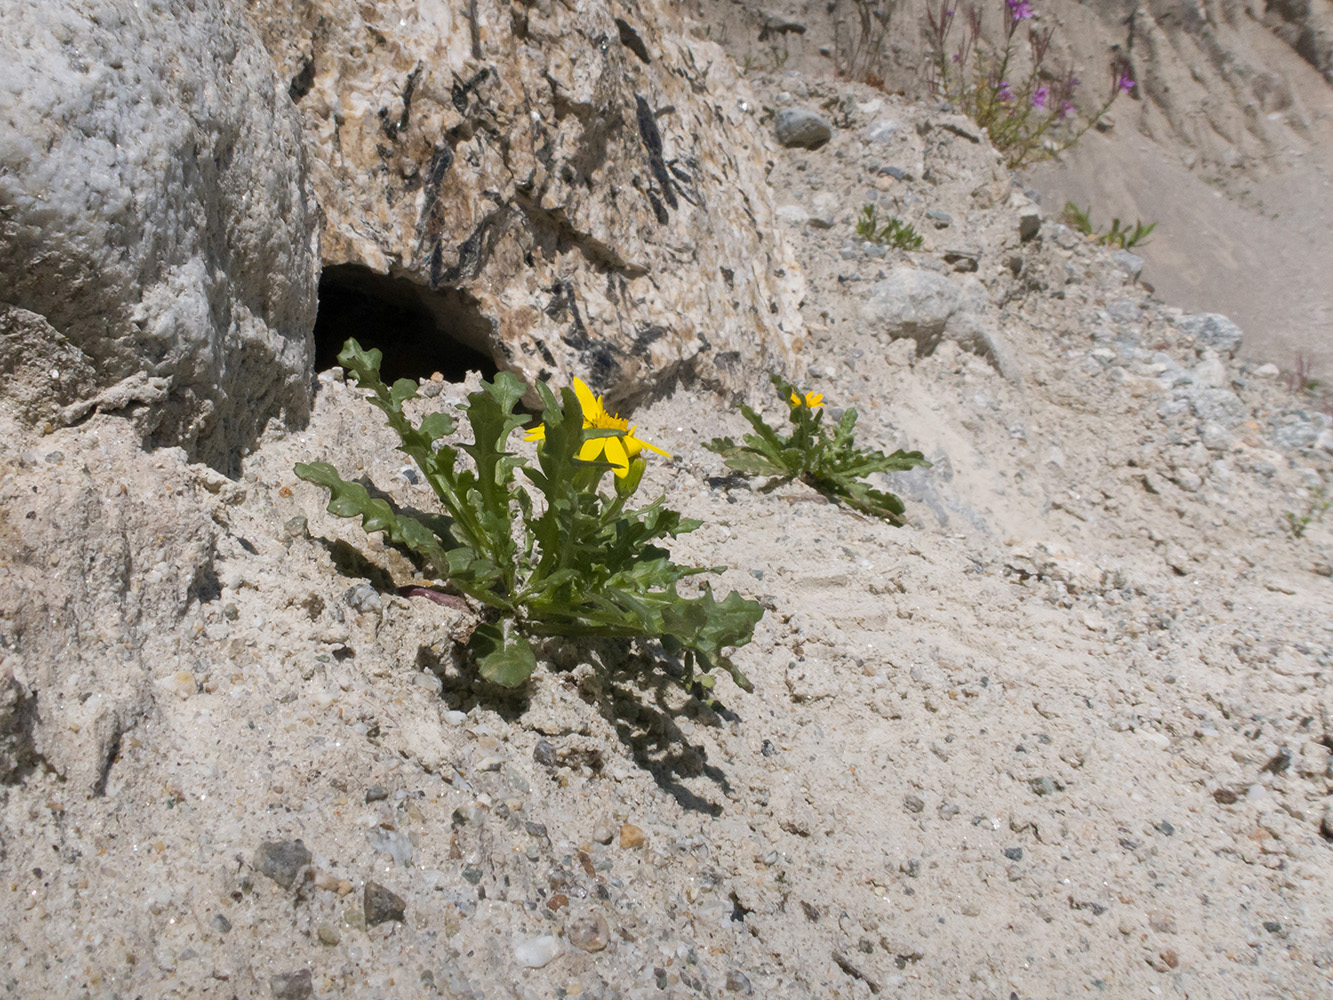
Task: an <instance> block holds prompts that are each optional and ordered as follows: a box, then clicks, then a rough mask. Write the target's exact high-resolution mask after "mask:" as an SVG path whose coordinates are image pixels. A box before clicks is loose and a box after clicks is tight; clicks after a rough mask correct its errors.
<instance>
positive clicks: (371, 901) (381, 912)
mask: <svg viewBox="0 0 1333 1000" xmlns="http://www.w3.org/2000/svg"><path fill="white" fill-rule="evenodd" d="M361 905H362V906H363V907H364V909H365V912H366V924H367V925H368V926H372V927H373V926H374V925H375V924H383V923H386V922H388V921H390V920H396V921H398V922H399V923H402V922H403V917H404V911H405V909H406V907H407V903H406V902H405V901H404V900H403V897H402V896H400V895H398V894H397V893H396V892H394V891H393V890H392V889H388V888H386V887H385V886H382V885H380V884H379V883H378V882H367V883H366V888H365V891H364V892H363V893H362V902H361Z"/></svg>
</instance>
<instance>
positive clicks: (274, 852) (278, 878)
mask: <svg viewBox="0 0 1333 1000" xmlns="http://www.w3.org/2000/svg"><path fill="white" fill-rule="evenodd" d="M311 860H312V855H311V853H310V852H309V851H308V850H306V846H305V844H304V842H302V841H301V840H300V839H297V840H276V841H275V840H266V841H264V842H263V843H262V844H260V845H259V850H257V851H255V858H254V865H255V870H256V871H259V872H262V873H263V874H265V875H267V876H268V877H269V878H271V879H272V880H273V881H274V882H277V883H278V885H280V886H282V887H283V888H284V889H290V888H292V886H294V885H295V884H296V882H297V879H298V878H300V877H305V878H309V876H310V862H311Z"/></svg>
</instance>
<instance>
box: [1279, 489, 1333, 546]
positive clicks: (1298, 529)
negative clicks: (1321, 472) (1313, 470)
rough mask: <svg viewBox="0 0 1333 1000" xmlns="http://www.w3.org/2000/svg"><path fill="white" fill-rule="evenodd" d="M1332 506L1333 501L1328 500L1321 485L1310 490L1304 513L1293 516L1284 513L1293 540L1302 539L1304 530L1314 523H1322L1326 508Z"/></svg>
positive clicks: (1325, 491)
mask: <svg viewBox="0 0 1333 1000" xmlns="http://www.w3.org/2000/svg"><path fill="white" fill-rule="evenodd" d="M1330 506H1333V499H1330V498H1329V495H1328V491H1327V490H1326V489H1325V488H1324V486H1323V484H1320V485H1319V486H1316V487H1314V488H1313V489H1312V490H1310V496H1309V499H1307V500H1306V502H1305V511H1304V512H1303V513H1301V514H1293V513H1292V512H1291V511H1289V510H1288V511H1284V512H1283V516H1285V517H1286V519H1287V529H1288V530H1289V531H1290V532H1291V536H1292V537H1293V538H1302V537H1304V535H1305V529H1306V528H1308V527H1310V525H1312V524H1314V523H1315V522H1316V521H1322V520H1323V519H1324V514H1325V513H1326V512H1327V511H1328V508H1329V507H1330Z"/></svg>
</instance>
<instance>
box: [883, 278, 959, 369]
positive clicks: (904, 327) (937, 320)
mask: <svg viewBox="0 0 1333 1000" xmlns="http://www.w3.org/2000/svg"><path fill="white" fill-rule="evenodd" d="M959 299H960V295H959V291H958V286H957V285H955V284H954V283H953V282H952V281H950V280H949V279H948V278H946V277H945V276H944V275H942V274H936V273H935V272H934V271H924V270H918V269H917V268H912V267H895V268H893V269H892V270H891V271H890V272H889V274H888V276H887V277H886V278H885V279H884V280H883V281H877V282H875V284H873V285H871V286H870V294H869V298H867V300H866V301H865V302H864V303H863V304H862V306H861V321H862V322H863V323H865V324H866V325H867V326H868V327H869V328H870V329H871V331H872V332H874V333H883V334H884V335H885V336H886V337H887V338H888V339H890V340H898V339H900V338H904V337H906V338H910V339H912V340H915V341H916V342H917V352H918V353H919V354H922V355H926V354H930V353H931V352H932V351H934V350H935V348H936V347H937V346H938V345H939V342H940V340H941V339H942V338H943V336H944V327H945V324H947V323H948V321H949V317H950V316H951V315H953V313H954V310H956V309H957V308H958V303H959Z"/></svg>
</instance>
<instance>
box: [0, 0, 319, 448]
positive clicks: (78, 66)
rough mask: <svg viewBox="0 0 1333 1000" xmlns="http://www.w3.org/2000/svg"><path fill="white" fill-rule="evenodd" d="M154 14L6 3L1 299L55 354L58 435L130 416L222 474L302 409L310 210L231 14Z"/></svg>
mask: <svg viewBox="0 0 1333 1000" xmlns="http://www.w3.org/2000/svg"><path fill="white" fill-rule="evenodd" d="M141 8H142V9H141ZM160 14H161V12H160V11H158V10H157V9H156V8H152V7H149V6H147V5H131V4H126V3H121V2H117V0H86V2H82V0H80V2H76V0H47V2H43V3H40V4H8V5H5V8H4V16H3V18H0V120H3V121H4V122H5V129H4V134H3V138H0V203H2V204H4V206H5V217H4V223H3V225H0V284H2V285H3V286H4V288H5V292H4V295H5V299H6V301H7V302H8V303H9V304H10V305H11V306H14V307H17V308H18V309H20V310H23V311H25V313H26V314H30V315H24V316H23V321H24V322H27V323H29V324H31V323H32V322H33V320H32V318H31V317H32V316H36V317H40V318H41V320H42V321H43V322H44V323H45V324H47V325H49V328H50V330H52V331H55V333H56V334H57V335H58V337H59V338H62V344H63V347H62V349H61V350H60V351H59V352H56V350H55V348H54V347H53V346H52V345H51V344H50V343H49V338H43V339H42V345H43V346H41V347H39V348H38V353H39V354H40V353H46V354H52V355H53V356H57V355H61V356H63V358H64V360H63V365H62V377H61V378H60V379H57V380H55V381H57V382H59V383H62V387H61V390H60V392H61V394H63V395H62V396H61V398H62V399H64V400H66V401H67V402H66V406H67V409H66V413H67V418H66V419H67V420H68V421H74V420H78V419H81V418H82V417H83V416H85V415H86V414H87V413H89V412H91V411H92V410H93V409H101V410H117V409H125V408H129V407H136V413H137V416H136V421H137V426H138V429H139V431H140V433H141V434H143V435H144V436H146V437H148V438H149V439H150V440H151V442H152V443H154V444H179V445H182V446H184V447H185V448H186V450H187V451H188V452H189V453H191V455H192V456H193V457H196V458H199V459H202V460H204V461H207V462H210V463H213V464H216V465H218V466H220V467H230V466H232V465H234V463H235V460H236V457H237V455H238V454H239V451H240V449H241V448H242V447H243V446H246V445H249V444H251V443H253V441H255V440H256V439H257V438H258V436H259V434H260V432H261V431H262V430H263V428H264V426H265V424H266V423H267V422H268V421H269V419H270V418H273V417H278V418H282V419H286V420H288V421H297V420H300V419H303V418H304V416H305V415H306V413H307V412H308V410H309V405H310V378H309V369H310V366H311V360H312V348H313V343H312V340H311V336H310V332H311V330H312V328H313V326H314V320H315V309H316V293H317V285H318V280H319V260H318V258H317V256H316V246H317V242H316V232H317V226H318V222H319V216H318V209H317V206H316V204H315V201H314V198H313V194H312V191H311V188H310V184H309V179H308V176H307V173H306V169H305V160H304V156H303V154H302V150H301V133H300V124H299V120H298V117H297V114H296V111H295V109H294V108H293V107H292V104H291V101H290V99H289V98H288V97H287V94H286V93H285V87H280V86H279V83H278V78H277V76H276V74H275V70H274V66H273V61H272V60H271V59H270V58H269V55H268V53H266V52H265V51H264V49H263V47H262V46H261V45H260V44H259V43H258V39H257V38H256V37H255V36H254V34H253V32H252V30H251V29H250V27H249V22H248V20H247V16H246V11H245V10H244V9H243V7H242V6H241V5H237V4H234V3H230V2H225V0H199V2H197V3H195V4H194V5H193V6H192V7H191V11H190V16H189V17H164V16H160ZM19 315H22V314H15V313H12V312H11V313H9V314H8V315H7V316H6V317H3V318H0V341H3V340H5V339H6V337H5V334H4V332H3V330H4V328H5V327H9V328H11V329H12V325H11V324H12V323H13V322H14V321H15V318H16V316H19ZM5 353H6V354H7V353H8V352H5ZM0 367H6V368H7V367H10V365H9V364H8V363H0ZM66 373H68V374H67V376H66ZM6 381H7V380H6ZM11 393H14V394H16V395H19V396H20V397H22V396H23V393H24V390H23V388H22V387H11V386H9V385H7V384H6V385H4V387H3V388H0V395H6V396H7V395H9V394H11ZM70 397H73V398H70ZM141 404H147V405H146V406H144V405H141ZM69 407H73V409H69Z"/></svg>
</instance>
